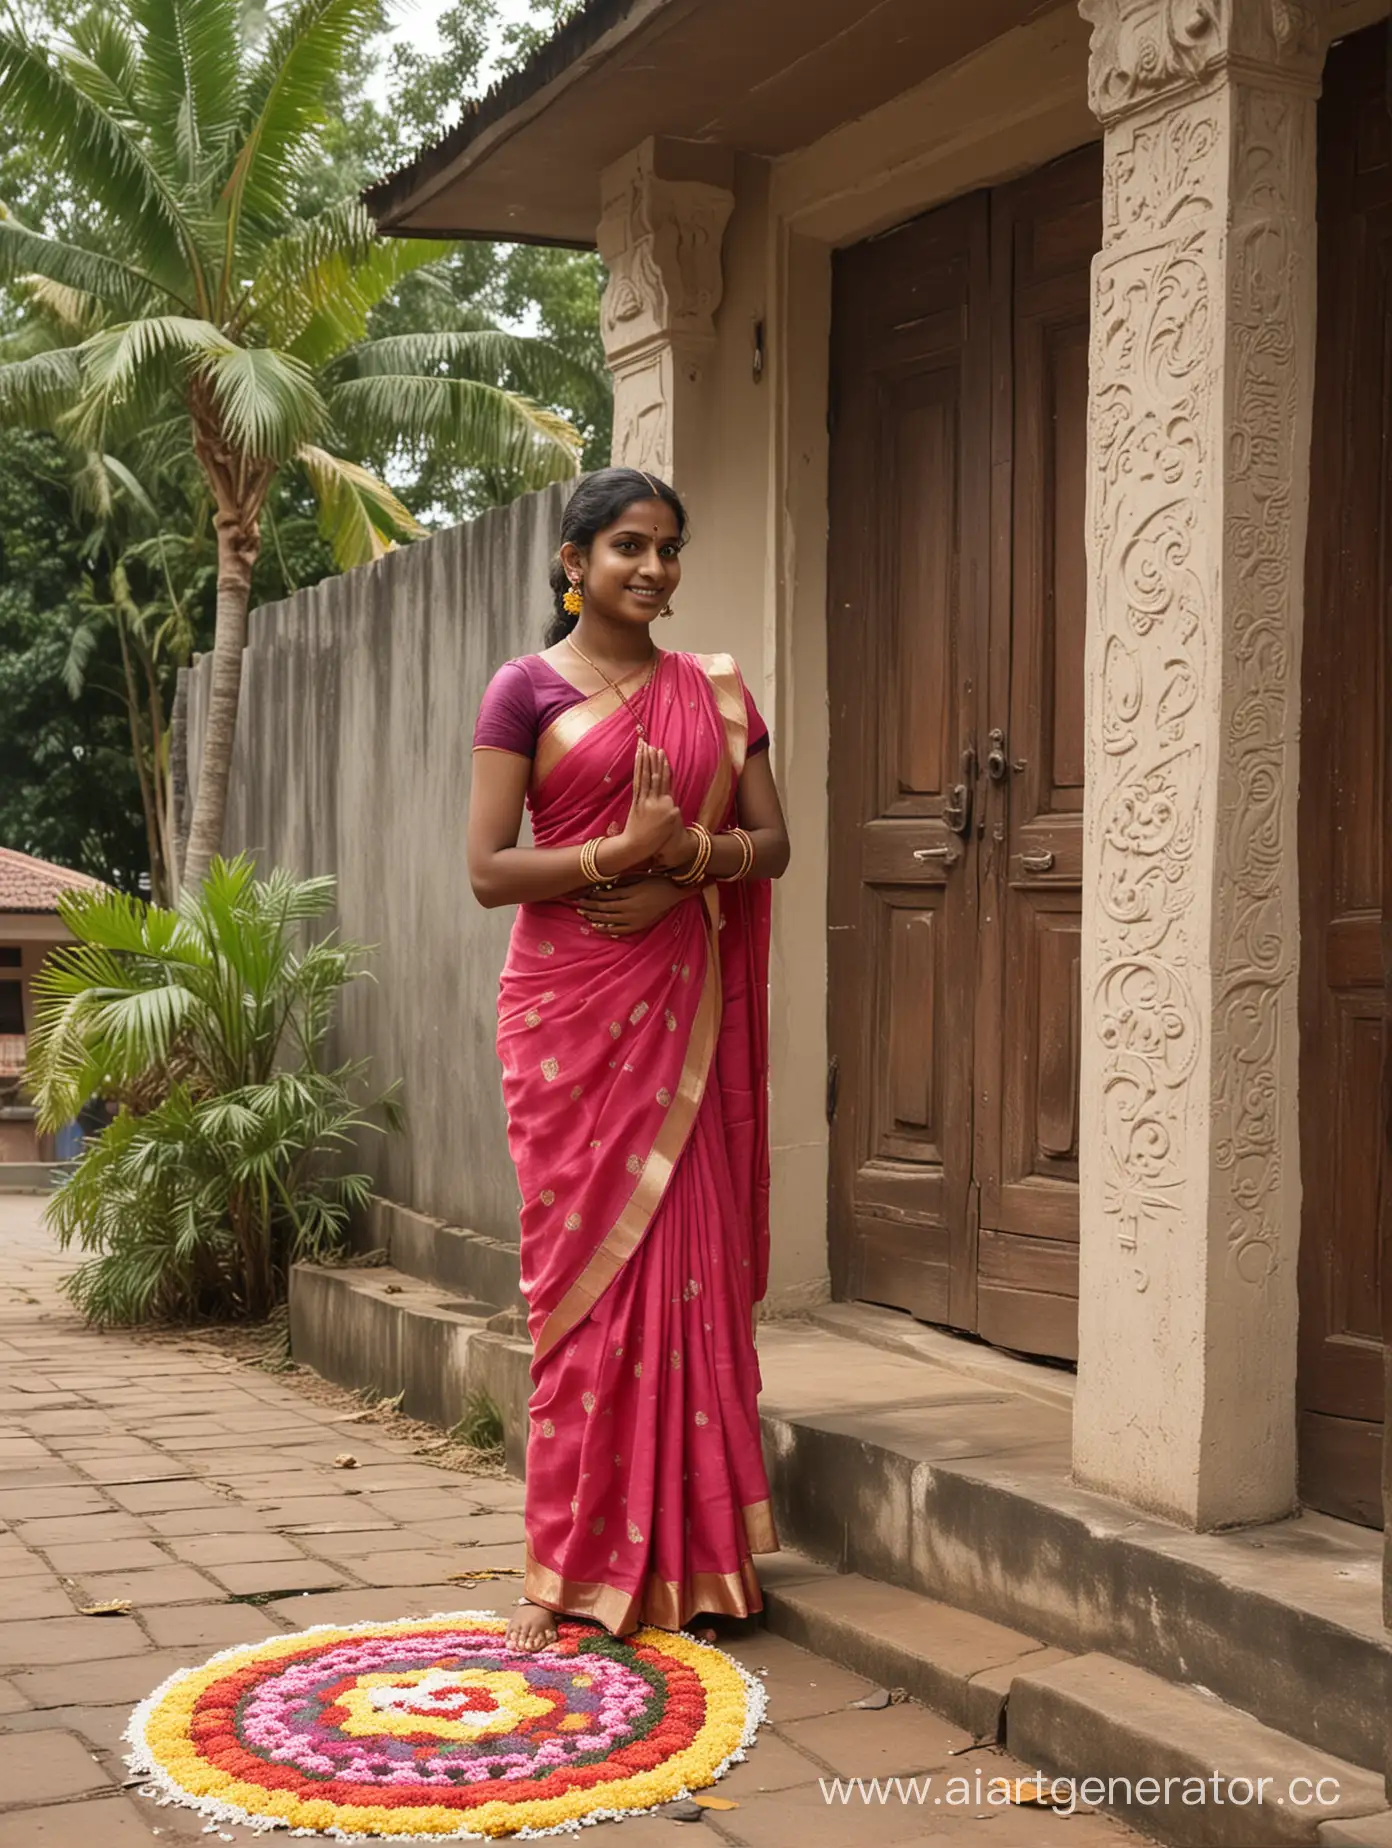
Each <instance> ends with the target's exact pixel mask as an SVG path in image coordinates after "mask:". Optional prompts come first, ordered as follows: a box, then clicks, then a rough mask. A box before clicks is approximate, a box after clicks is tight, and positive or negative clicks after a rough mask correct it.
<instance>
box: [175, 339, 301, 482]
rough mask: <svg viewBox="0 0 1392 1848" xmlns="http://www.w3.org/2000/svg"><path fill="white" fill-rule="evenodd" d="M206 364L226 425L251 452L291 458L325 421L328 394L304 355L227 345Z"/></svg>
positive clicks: (204, 368)
mask: <svg viewBox="0 0 1392 1848" xmlns="http://www.w3.org/2000/svg"><path fill="white" fill-rule="evenodd" d="M201 370H202V371H203V373H204V374H205V376H206V377H207V379H208V382H209V384H210V385H211V387H212V393H213V399H214V401H215V403H216V405H217V408H218V413H219V416H220V419H221V423H222V429H223V432H224V434H225V435H226V437H227V438H228V440H229V441H231V442H232V443H234V444H235V445H236V446H237V447H238V448H239V449H244V450H245V451H246V452H247V454H248V455H250V456H257V457H270V458H273V459H275V460H276V461H287V460H288V459H289V458H290V457H291V456H293V455H294V454H295V453H296V451H297V450H298V449H299V448H300V446H301V444H302V443H304V441H305V440H306V438H307V437H310V436H313V435H314V434H315V433H316V432H317V431H318V430H319V429H320V428H321V427H322V426H323V423H324V418H325V410H324V400H323V398H322V397H320V395H319V388H318V386H317V385H316V384H315V381H314V374H313V373H312V372H311V371H310V369H309V367H308V366H306V365H305V364H304V363H303V362H302V361H300V360H298V359H296V358H295V357H294V356H293V355H292V354H289V353H278V352H276V351H275V349H274V348H273V347H239V346H226V347H223V348H221V349H220V350H218V351H216V352H210V353H209V354H208V356H207V357H206V359H205V360H204V361H203V362H202V365H201Z"/></svg>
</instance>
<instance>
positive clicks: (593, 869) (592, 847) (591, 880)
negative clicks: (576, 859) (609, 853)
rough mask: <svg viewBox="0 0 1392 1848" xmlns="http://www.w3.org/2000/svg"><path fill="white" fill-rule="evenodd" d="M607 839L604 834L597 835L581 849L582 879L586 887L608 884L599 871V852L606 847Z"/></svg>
mask: <svg viewBox="0 0 1392 1848" xmlns="http://www.w3.org/2000/svg"><path fill="white" fill-rule="evenodd" d="M605 838H606V837H605V836H604V835H603V834H596V835H595V836H594V837H593V839H591V840H588V841H586V842H585V844H584V846H583V847H582V848H581V849H580V877H581V878H582V879H583V880H584V881H585V884H586V885H592V886H593V885H604V884H606V883H607V881H606V880H605V877H604V874H603V873H602V872H600V870H599V850H600V848H601V847H602V846H603V845H604V842H605Z"/></svg>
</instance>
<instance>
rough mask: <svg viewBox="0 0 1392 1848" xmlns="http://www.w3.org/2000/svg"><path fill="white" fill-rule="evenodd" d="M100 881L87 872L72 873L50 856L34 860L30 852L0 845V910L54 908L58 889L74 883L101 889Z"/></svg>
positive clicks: (88, 888) (68, 889)
mask: <svg viewBox="0 0 1392 1848" xmlns="http://www.w3.org/2000/svg"><path fill="white" fill-rule="evenodd" d="M101 883H102V882H101V880H100V879H93V878H92V876H91V874H90V873H75V872H73V871H71V869H70V868H68V867H66V866H55V865H54V864H53V862H52V861H51V860H36V859H34V858H33V856H32V855H31V854H27V853H16V851H15V849H14V848H13V847H0V912H4V911H56V910H57V909H58V895H59V893H60V892H68V891H71V890H72V889H73V888H74V887H75V886H80V887H83V888H85V889H87V890H89V891H94V892H95V891H100V890H101Z"/></svg>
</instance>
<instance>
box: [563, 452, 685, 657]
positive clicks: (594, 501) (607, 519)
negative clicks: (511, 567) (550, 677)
mask: <svg viewBox="0 0 1392 1848" xmlns="http://www.w3.org/2000/svg"><path fill="white" fill-rule="evenodd" d="M645 500H663V501H666V503H667V505H668V506H669V507H670V508H671V509H672V512H673V513H674V514H675V515H676V516H677V531H678V533H680V534H681V536H682V537H683V538H685V537H686V509H685V507H683V506H682V504H681V501H680V500H679V499H678V497H677V491H676V489H675V488H672V487H669V486H668V485H667V483H666V482H665V481H660V480H659V479H658V478H657V476H656V475H648V474H645V473H644V471H643V470H642V469H641V468H597V469H596V470H595V472H594V473H593V474H592V475H586V476H585V478H584V480H583V481H582V482H581V483H580V486H579V487H578V488H577V489H576V490H575V492H574V493H573V494H572V495H571V497H570V499H569V500H568V501H567V502H566V510H565V512H564V513H563V514H562V515H561V544H562V545H578V546H581V547H584V546H588V545H590V544H592V543H593V540H594V537H595V534H596V533H602V532H603V531H604V529H605V527H606V526H612V525H613V524H614V522H615V520H617V519H618V517H619V515H620V514H621V513H622V512H623V510H624V508H625V507H631V506H632V505H633V503H634V502H635V501H645ZM569 589H570V579H569V578H568V577H567V576H566V571H565V566H564V565H563V564H562V563H561V561H560V557H559V554H558V555H557V558H556V560H555V563H554V564H553V565H552V566H551V590H552V593H553V594H554V596H555V599H556V609H555V614H554V615H553V616H552V618H551V620H550V622H548V623H547V625H546V637H545V642H544V646H545V647H547V648H554V647H555V645H556V643H557V642H559V641H563V640H564V639H565V637H566V636H567V635H569V634H570V632H571V630H572V629H573V628H574V627H575V625H576V623H577V622H578V621H579V618H578V617H576V616H572V615H571V614H570V612H569V610H567V609H566V608H565V606H564V604H563V603H562V601H561V599H562V598H563V597H564V596H565V594H566V592H567V591H568V590H569Z"/></svg>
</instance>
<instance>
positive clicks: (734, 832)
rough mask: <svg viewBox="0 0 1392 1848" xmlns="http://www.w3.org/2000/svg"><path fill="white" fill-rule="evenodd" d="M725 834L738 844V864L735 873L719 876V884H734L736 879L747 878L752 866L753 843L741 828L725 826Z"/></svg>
mask: <svg viewBox="0 0 1392 1848" xmlns="http://www.w3.org/2000/svg"><path fill="white" fill-rule="evenodd" d="M725 832H726V834H727V836H730V837H733V839H735V840H737V841H738V842H739V845H740V864H739V871H738V872H737V873H724V874H722V875H721V876H720V884H721V885H734V884H735V883H736V882H737V881H738V880H741V879H747V878H748V877H749V875H750V873H751V872H752V871H753V867H754V843H753V841H752V840H750V838H749V836H748V835H747V834H746V833H745V831H744V829H743V828H727V829H726V830H725Z"/></svg>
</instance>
